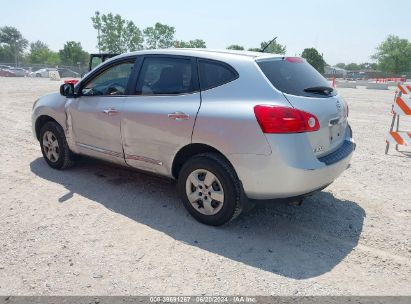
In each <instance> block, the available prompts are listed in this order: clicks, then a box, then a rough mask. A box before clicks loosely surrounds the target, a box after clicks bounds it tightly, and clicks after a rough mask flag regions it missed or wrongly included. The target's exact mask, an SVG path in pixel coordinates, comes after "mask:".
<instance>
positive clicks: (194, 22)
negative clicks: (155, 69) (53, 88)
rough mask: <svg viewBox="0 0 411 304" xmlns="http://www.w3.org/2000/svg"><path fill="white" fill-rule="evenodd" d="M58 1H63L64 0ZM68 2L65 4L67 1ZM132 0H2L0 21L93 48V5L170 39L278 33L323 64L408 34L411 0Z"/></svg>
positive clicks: (249, 39) (364, 57)
mask: <svg viewBox="0 0 411 304" xmlns="http://www.w3.org/2000/svg"><path fill="white" fill-rule="evenodd" d="M63 3H64V4H63ZM69 3H70V4H69ZM393 3H394V2H391V1H383V0H370V1H369V0H362V1H361V0H357V1H355V0H327V1H325V0H310V1H303V0H299V1H298V0H295V1H264V0H253V1H241V0H237V1H232V0H227V1H223V0H207V1H181V0H170V1H166V0H158V1H154V0H152V1H148V0H145V1H133V0H117V1H103V0H81V1H80V0H68V1H64V2H63V1H52V0H37V1H35V0H1V4H0V8H1V9H0V12H1V13H0V16H1V17H0V26H4V25H12V26H15V27H17V28H18V29H19V30H20V31H21V32H22V33H23V35H24V36H25V37H26V38H27V39H28V40H29V41H36V40H42V41H44V42H46V43H47V44H48V45H49V46H50V48H51V49H53V50H58V49H60V48H62V46H63V44H64V42H65V41H68V40H75V41H80V42H81V44H82V45H83V47H84V48H85V49H86V50H87V51H89V52H92V51H95V50H96V44H97V41H96V36H97V34H96V32H95V30H94V29H93V27H92V24H91V20H90V17H91V16H92V15H94V12H95V11H96V10H99V11H100V12H101V13H108V12H112V13H118V14H120V15H122V16H123V17H124V18H126V19H130V20H133V21H134V23H135V24H136V25H137V26H138V27H140V28H141V29H142V28H144V27H146V26H150V25H153V24H154V23H155V22H157V21H158V22H161V23H166V24H168V25H172V26H174V27H175V28H176V36H175V38H176V39H182V40H189V39H194V38H200V39H203V40H205V41H206V43H207V47H209V48H225V47H226V46H228V45H230V44H241V45H244V46H245V47H246V48H249V47H257V46H259V43H260V42H261V41H263V40H270V38H271V37H274V36H278V42H280V43H281V44H285V45H286V46H287V54H289V55H298V54H300V53H301V52H302V50H303V49H304V48H306V47H315V48H317V49H318V50H319V51H320V52H321V53H323V54H324V58H325V60H326V61H327V62H328V63H330V64H335V63H337V62H359V63H360V62H366V61H370V60H371V59H370V55H371V54H372V53H373V52H374V50H375V48H376V46H377V45H378V44H379V43H380V42H381V41H382V40H384V39H385V38H386V37H387V36H388V35H389V34H395V35H398V36H400V37H402V38H407V39H409V40H411V17H410V12H411V1H405V0H404V1H398V2H396V3H395V5H394V4H393Z"/></svg>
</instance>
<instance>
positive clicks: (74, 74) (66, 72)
mask: <svg viewBox="0 0 411 304" xmlns="http://www.w3.org/2000/svg"><path fill="white" fill-rule="evenodd" d="M57 71H58V72H59V74H60V77H73V78H79V77H80V74H79V73H77V72H74V71H73V70H70V69H68V68H58V69H57Z"/></svg>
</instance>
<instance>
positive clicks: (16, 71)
mask: <svg viewBox="0 0 411 304" xmlns="http://www.w3.org/2000/svg"><path fill="white" fill-rule="evenodd" d="M9 71H10V72H12V73H13V74H14V76H15V77H25V76H28V74H29V72H28V71H27V70H25V69H23V68H10V69H9Z"/></svg>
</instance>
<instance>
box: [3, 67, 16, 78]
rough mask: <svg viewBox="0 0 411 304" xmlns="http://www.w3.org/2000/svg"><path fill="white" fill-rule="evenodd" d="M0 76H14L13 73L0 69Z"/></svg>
mask: <svg viewBox="0 0 411 304" xmlns="http://www.w3.org/2000/svg"><path fill="white" fill-rule="evenodd" d="M0 76H2V77H14V76H16V75H15V74H14V73H13V72H11V71H10V70H9V69H2V68H0Z"/></svg>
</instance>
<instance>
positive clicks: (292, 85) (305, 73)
mask: <svg viewBox="0 0 411 304" xmlns="http://www.w3.org/2000/svg"><path fill="white" fill-rule="evenodd" d="M257 64H258V66H259V67H260V69H261V70H262V71H263V73H264V74H265V76H266V77H267V78H268V80H269V81H270V82H271V84H272V85H273V86H274V87H275V88H276V89H278V90H279V91H281V92H283V93H287V94H291V95H297V96H307V97H329V96H333V95H335V94H336V92H335V90H334V91H333V92H332V93H331V94H321V92H312V91H311V92H307V91H306V90H308V89H310V88H311V89H312V88H321V87H330V83H329V82H328V81H327V80H326V79H325V78H324V77H323V76H322V75H321V74H320V73H319V72H318V71H317V70H316V69H314V68H313V67H312V66H311V65H310V64H308V63H307V62H306V61H305V60H304V59H302V58H294V57H283V58H274V59H269V60H262V61H257ZM308 91H310V90H308Z"/></svg>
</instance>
